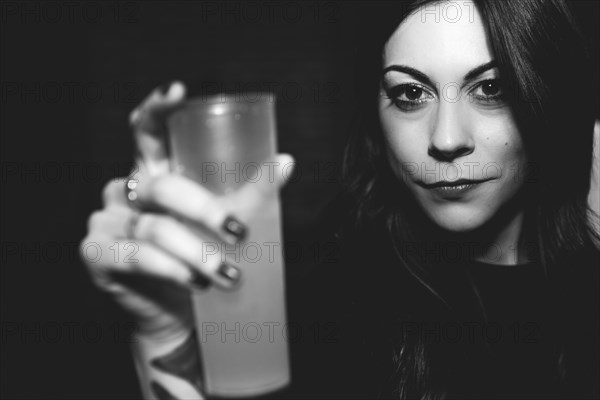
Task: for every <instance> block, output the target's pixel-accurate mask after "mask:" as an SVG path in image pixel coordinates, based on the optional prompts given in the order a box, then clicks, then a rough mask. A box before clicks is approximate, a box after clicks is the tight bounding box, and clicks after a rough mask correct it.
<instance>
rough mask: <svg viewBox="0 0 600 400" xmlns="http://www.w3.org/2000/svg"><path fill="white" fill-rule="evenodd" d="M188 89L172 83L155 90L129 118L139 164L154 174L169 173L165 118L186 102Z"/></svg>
mask: <svg viewBox="0 0 600 400" xmlns="http://www.w3.org/2000/svg"><path fill="white" fill-rule="evenodd" d="M185 92H186V89H185V86H184V85H183V83H181V82H177V81H176V82H173V83H170V84H167V85H163V86H161V87H159V88H157V89H155V90H154V91H153V92H152V93H150V95H148V97H146V99H145V100H144V101H142V103H141V105H140V106H138V107H137V108H136V109H134V110H133V111H132V112H131V114H130V115H129V123H130V125H131V126H132V127H133V130H134V137H135V142H136V145H137V150H138V157H139V159H140V160H139V162H140V164H143V165H144V167H145V168H146V169H147V170H148V171H149V172H150V173H151V174H156V173H164V172H166V171H168V166H169V163H168V152H167V144H166V136H167V135H166V128H165V118H166V117H167V115H168V113H169V112H170V111H172V110H173V109H175V108H176V107H177V106H179V105H180V104H181V103H182V102H183V100H184V99H185Z"/></svg>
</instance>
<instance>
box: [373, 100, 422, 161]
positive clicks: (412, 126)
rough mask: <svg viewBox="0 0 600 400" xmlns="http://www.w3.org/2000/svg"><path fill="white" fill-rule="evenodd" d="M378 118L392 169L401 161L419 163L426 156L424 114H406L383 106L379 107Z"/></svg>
mask: <svg viewBox="0 0 600 400" xmlns="http://www.w3.org/2000/svg"><path fill="white" fill-rule="evenodd" d="M380 120H381V127H382V131H383V138H384V145H385V147H386V152H387V155H388V159H389V160H390V164H391V165H392V167H393V168H394V169H396V168H397V167H398V166H399V165H401V164H402V163H420V162H422V161H423V160H424V158H425V157H427V148H428V135H427V129H428V124H429V122H428V121H429V120H428V118H426V116H424V115H419V116H418V117H416V116H406V115H402V114H400V113H399V112H397V111H396V112H395V110H390V109H387V108H384V109H380Z"/></svg>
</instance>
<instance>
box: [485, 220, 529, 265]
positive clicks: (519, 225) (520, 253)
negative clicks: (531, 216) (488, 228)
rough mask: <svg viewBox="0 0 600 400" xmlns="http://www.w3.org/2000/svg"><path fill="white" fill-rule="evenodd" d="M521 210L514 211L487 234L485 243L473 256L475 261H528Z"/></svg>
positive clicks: (510, 262)
mask: <svg viewBox="0 0 600 400" xmlns="http://www.w3.org/2000/svg"><path fill="white" fill-rule="evenodd" d="M523 225H524V216H523V211H520V212H518V213H516V214H515V215H514V216H513V218H511V219H510V220H508V221H506V223H505V224H504V226H501V227H496V228H500V229H497V230H494V231H493V234H489V235H487V240H486V243H488V245H485V246H481V248H480V249H479V252H478V253H477V254H476V256H475V257H474V259H475V260H477V261H482V262H487V263H491V264H500V265H515V264H520V263H524V262H527V261H529V257H528V254H527V246H526V244H525V241H524V240H522V236H523V235H522V232H523Z"/></svg>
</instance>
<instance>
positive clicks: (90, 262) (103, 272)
mask: <svg viewBox="0 0 600 400" xmlns="http://www.w3.org/2000/svg"><path fill="white" fill-rule="evenodd" d="M80 252H81V256H82V258H83V260H84V261H85V263H86V265H87V266H88V269H89V270H90V273H91V275H92V277H93V279H94V281H95V282H96V284H98V285H99V286H102V287H106V286H109V285H111V284H112V281H113V279H112V277H111V276H112V275H113V274H126V275H134V274H141V275H145V276H150V277H154V278H159V279H162V280H166V281H170V282H173V283H175V284H177V285H180V286H183V287H186V288H206V286H207V281H206V279H205V278H203V277H201V276H200V277H199V276H198V274H196V273H195V270H193V269H191V268H189V267H188V266H187V265H186V264H185V263H183V262H181V261H180V260H178V259H177V258H176V257H173V256H172V255H170V254H168V253H166V252H165V251H163V250H161V249H159V248H158V247H156V246H154V245H152V244H151V243H148V242H144V241H141V240H135V241H134V240H111V239H109V238H107V237H101V238H98V237H97V238H93V236H91V237H90V238H89V239H87V238H86V239H84V240H83V241H82V243H81V245H80Z"/></svg>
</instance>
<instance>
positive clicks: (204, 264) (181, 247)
mask: <svg viewBox="0 0 600 400" xmlns="http://www.w3.org/2000/svg"><path fill="white" fill-rule="evenodd" d="M134 235H135V238H137V239H140V240H143V241H148V242H150V243H152V244H154V245H156V246H157V247H159V248H161V249H163V250H164V251H166V252H167V253H169V254H171V255H172V256H174V257H178V258H179V259H180V260H182V261H183V262H184V263H186V264H187V265H189V266H191V268H193V269H195V270H196V271H197V272H198V273H200V274H201V275H203V276H205V277H206V278H208V279H210V280H211V281H212V282H214V283H216V284H217V285H218V286H220V287H222V288H225V289H231V288H234V287H236V286H237V285H238V284H239V282H240V278H241V272H240V271H239V269H238V268H236V267H235V266H233V265H230V264H228V263H227V262H226V261H225V258H224V256H223V254H222V252H221V249H222V242H220V241H219V242H217V241H209V240H203V239H201V238H200V237H199V236H197V235H196V234H194V233H193V232H192V230H190V229H189V228H188V227H187V226H185V225H183V224H182V223H181V222H178V221H176V220H175V219H173V218H172V217H169V216H166V215H161V214H150V213H145V214H142V215H141V216H140V218H139V220H138V223H137V225H136V228H135V232H134Z"/></svg>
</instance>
